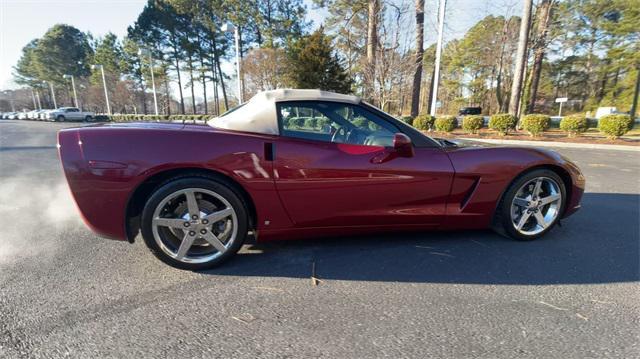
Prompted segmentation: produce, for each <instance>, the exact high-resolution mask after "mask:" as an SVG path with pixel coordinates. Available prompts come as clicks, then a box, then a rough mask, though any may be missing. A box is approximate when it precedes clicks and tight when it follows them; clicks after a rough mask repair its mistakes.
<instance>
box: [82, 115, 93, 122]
mask: <svg viewBox="0 0 640 359" xmlns="http://www.w3.org/2000/svg"><path fill="white" fill-rule="evenodd" d="M91 121H93V118H92V117H91V116H87V117H85V118H84V122H91Z"/></svg>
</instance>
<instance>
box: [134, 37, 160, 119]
mask: <svg viewBox="0 0 640 359" xmlns="http://www.w3.org/2000/svg"><path fill="white" fill-rule="evenodd" d="M145 54H147V55H149V70H150V71H151V87H152V88H153V107H154V109H155V111H156V116H158V97H157V96H156V79H155V77H154V75H153V58H152V57H151V51H149V50H147V49H140V50H138V55H139V56H144V55H145ZM145 108H146V107H145Z"/></svg>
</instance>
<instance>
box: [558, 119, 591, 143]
mask: <svg viewBox="0 0 640 359" xmlns="http://www.w3.org/2000/svg"><path fill="white" fill-rule="evenodd" d="M588 127H589V122H588V121H587V118H586V117H585V116H584V115H579V114H576V115H571V116H565V117H563V118H562V120H560V129H561V130H562V131H565V132H566V133H567V135H568V136H569V137H572V136H576V135H579V134H580V133H582V132H585V131H587V128H588Z"/></svg>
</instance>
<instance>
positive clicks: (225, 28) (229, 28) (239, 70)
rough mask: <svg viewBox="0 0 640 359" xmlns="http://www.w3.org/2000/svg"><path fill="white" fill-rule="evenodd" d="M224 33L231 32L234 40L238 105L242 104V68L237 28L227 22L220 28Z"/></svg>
mask: <svg viewBox="0 0 640 359" xmlns="http://www.w3.org/2000/svg"><path fill="white" fill-rule="evenodd" d="M221 30H222V31H224V32H231V31H233V36H234V37H235V40H236V72H237V73H238V105H239V104H241V103H242V102H243V100H242V92H243V89H242V68H241V67H240V33H239V31H238V27H237V26H234V25H233V24H232V23H230V22H228V23H226V24H223V25H222V28H221Z"/></svg>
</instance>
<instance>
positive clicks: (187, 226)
mask: <svg viewBox="0 0 640 359" xmlns="http://www.w3.org/2000/svg"><path fill="white" fill-rule="evenodd" d="M141 229H142V236H143V238H144V240H145V243H146V244H147V246H148V247H149V249H150V250H151V251H152V252H153V253H154V254H155V255H156V257H158V258H159V259H161V260H162V261H163V262H165V263H167V264H169V265H171V266H173V267H176V268H181V269H189V270H201V269H207V268H211V267H214V266H216V265H218V264H220V263H222V262H224V261H225V260H227V259H228V258H230V257H231V256H233V255H234V254H235V253H236V252H237V251H238V250H239V249H240V247H241V246H242V243H243V242H244V240H245V238H246V236H247V231H248V215H247V210H246V208H245V206H244V204H243V201H242V200H241V198H240V197H239V196H238V195H237V194H236V193H235V192H234V191H233V190H232V189H231V187H230V186H228V185H226V184H225V183H223V182H221V181H217V180H213V179H208V178H197V177H194V178H181V179H177V180H174V181H170V182H168V183H166V184H164V185H162V186H161V187H160V188H159V189H158V190H157V191H155V192H154V193H153V195H152V196H151V197H150V198H149V200H148V201H147V203H146V204H145V207H144V210H143V212H142V228H141Z"/></svg>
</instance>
